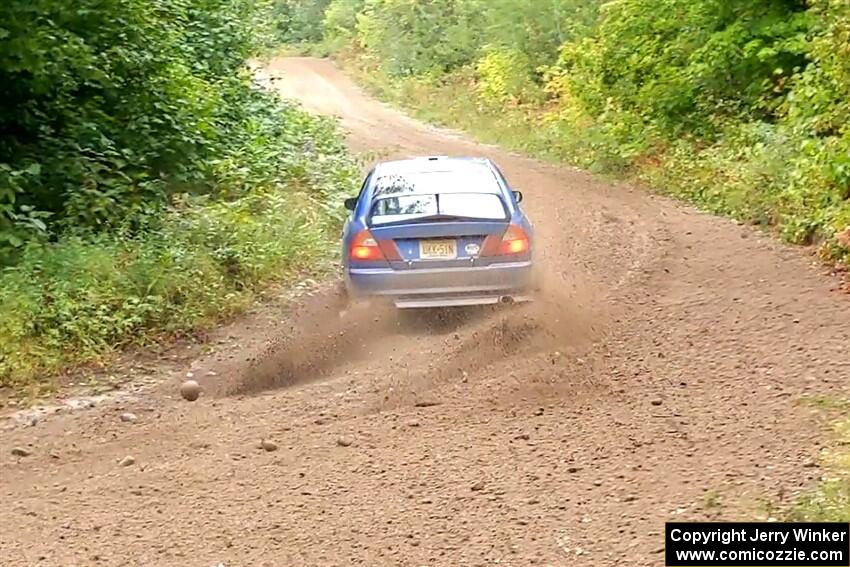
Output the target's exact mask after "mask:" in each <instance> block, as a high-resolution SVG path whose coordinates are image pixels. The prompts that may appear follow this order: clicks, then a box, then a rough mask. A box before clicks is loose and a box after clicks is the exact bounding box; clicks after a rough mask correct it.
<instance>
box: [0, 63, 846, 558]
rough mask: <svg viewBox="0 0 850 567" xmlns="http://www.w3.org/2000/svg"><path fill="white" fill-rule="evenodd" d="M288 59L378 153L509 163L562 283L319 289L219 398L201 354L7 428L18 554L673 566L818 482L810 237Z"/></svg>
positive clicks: (256, 333) (824, 299) (832, 353)
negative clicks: (447, 310) (171, 369)
mask: <svg viewBox="0 0 850 567" xmlns="http://www.w3.org/2000/svg"><path fill="white" fill-rule="evenodd" d="M269 73H270V74H272V75H277V76H279V77H280V78H279V79H278V80H276V81H274V84H275V85H276V88H278V89H279V90H280V91H281V93H282V94H283V95H284V96H288V97H294V98H298V99H300V100H301V101H302V102H303V103H304V105H305V106H306V107H307V108H309V109H312V110H315V111H318V112H322V113H326V114H333V115H337V116H339V117H340V120H341V123H342V125H343V127H344V128H345V129H346V130H347V131H348V137H349V141H350V144H351V147H352V148H353V149H354V150H356V151H367V150H368V151H372V152H377V153H379V154H381V155H382V156H387V157H391V156H407V155H421V154H427V155H434V154H439V155H446V154H476V155H485V156H489V157H492V158H493V159H494V160H496V162H497V163H498V164H499V165H500V166H501V167H502V169H503V170H504V172H505V174H506V176H507V177H508V179H509V180H511V182H512V183H513V184H514V185H515V186H516V187H518V188H520V189H521V190H522V191H523V193H524V194H525V201H524V206H525V208H526V209H527V210H528V212H529V214H530V215H531V217H532V218H533V219H534V221H535V224H536V228H537V234H538V243H539V244H540V246H541V249H540V250H539V259H540V263H541V264H544V265H545V266H546V272H545V274H544V276H545V278H544V283H545V293H544V296H543V298H542V299H541V300H540V301H538V302H537V303H535V304H533V305H528V306H518V307H516V308H513V309H510V310H504V311H495V312H494V311H489V310H482V311H475V312H465V313H463V314H462V315H461V316H457V317H451V318H446V317H444V318H437V317H404V318H399V317H397V316H395V315H394V314H393V313H385V312H373V311H358V310H356V309H355V310H352V311H350V312H345V313H342V315H340V312H341V310H342V306H341V304H340V301H339V299H338V298H337V297H336V295H335V294H334V293H333V291H320V292H318V293H317V294H316V295H314V296H313V297H311V298H308V299H305V300H304V301H303V302H301V303H299V304H298V305H297V306H295V307H294V308H293V309H292V312H291V313H289V314H288V315H287V316H286V317H277V316H276V315H273V314H274V313H278V311H274V307H273V306H266V307H265V308H264V309H265V311H264V312H262V311H261V312H260V313H257V314H254V315H248V316H246V317H245V318H244V319H243V320H240V321H237V322H235V323H233V324H232V325H231V326H229V327H227V328H226V329H224V330H223V331H222V333H223V334H224V336H227V337H229V339H230V341H229V342H230V343H233V345H235V346H234V347H233V348H234V349H235V350H234V351H232V352H233V353H235V354H232V355H231V356H233V358H231V357H228V356H223V355H221V353H220V352H213V353H209V354H202V355H200V358H199V359H198V360H196V361H194V363H193V365H192V368H193V369H195V370H193V372H194V375H195V376H196V377H197V376H203V379H202V382H203V383H202V386H203V389H204V394H203V395H202V397H201V398H200V399H199V400H198V401H197V402H194V403H188V402H185V401H183V400H182V399H180V397H179V395H177V387H178V386H179V383H180V380H182V379H185V373H186V370H187V369H185V368H184V369H182V370H181V375H180V376H176V375H163V376H162V377H161V378H162V381H161V383H160V384H159V385H154V386H152V387H151V388H149V389H148V390H147V391H146V392H145V395H144V396H143V397H141V398H138V399H130V400H123V401H120V402H116V403H115V404H113V405H110V403H109V402H103V403H101V404H99V405H97V406H96V407H94V408H92V409H88V410H85V411H80V412H75V413H69V414H67V415H65V414H61V415H56V416H53V417H51V418H49V419H47V418H45V419H42V420H40V421H39V422H38V423H37V425H35V426H32V427H15V428H8V429H5V430H2V441H0V558H2V560H0V563H2V565H4V567H6V566H8V567H13V566H24V565H27V566H29V565H55V566H73V565H80V566H83V565H85V566H91V565H115V566H118V565H122V566H123V565H155V566H157V567H165V566H179V567H190V566H199V567H200V566H209V565H218V564H223V565H227V566H228V567H235V566H261V565H268V566H281V567H282V566H293V565H299V566H301V565H304V566H313V565H315V566H331V565H340V566H341V565H369V566H376V565H415V566H418V565H445V566H457V565H480V566H490V565H495V564H497V563H498V564H500V565H515V566H528V565H552V566H555V565H557V566H560V565H592V566H607V565H611V566H613V565H636V566H639V565H647V566H649V565H660V564H662V562H663V559H662V554H661V549H662V547H663V531H664V522H665V521H668V520H671V519H678V520H705V519H717V518H720V519H740V520H744V519H754V518H756V517H758V516H759V514H762V513H763V511H764V509H765V503H769V504H770V505H772V506H779V507H781V506H785V505H787V504H788V503H789V502H792V501H793V499H794V498H795V495H796V494H798V493H799V492H800V491H803V490H806V489H808V488H810V487H811V486H812V484H813V481H814V480H813V479H815V478H816V477H817V476H819V474H820V473H819V471H818V470H817V468H811V467H806V466H804V465H805V464H807V463H811V461H812V460H816V459H817V455H818V452H819V448H820V447H821V446H822V445H823V443H825V442H827V441H828V435H827V434H826V433H825V432H824V431H823V429H822V425H823V424H822V423H821V421H820V418H819V416H818V415H817V413H816V412H815V411H814V410H813V409H812V408H811V407H809V406H807V405H806V404H803V403H800V400H801V398H802V397H803V396H805V395H807V394H810V395H815V394H843V393H845V392H846V383H847V378H848V377H850V360H848V358H850V357H848V355H847V344H848V342H850V304H848V300H847V297H846V296H843V295H841V294H838V293H832V292H830V287H831V286H834V285H835V282H834V281H831V280H830V278H829V277H827V276H824V275H822V274H821V273H820V270H819V269H818V268H817V267H816V266H814V265H813V264H812V261H811V258H810V257H808V256H807V255H806V252H805V251H804V250H800V249H794V248H790V247H787V246H784V245H782V244H780V243H778V242H777V241H775V240H773V239H771V238H769V237H766V236H762V235H760V234H758V233H757V232H756V231H754V230H752V229H750V228H747V227H741V226H737V225H736V224H734V223H732V222H730V221H728V220H724V219H719V218H714V217H711V216H708V215H703V214H700V213H698V212H696V211H694V210H691V209H688V208H685V207H682V206H680V205H676V204H674V203H672V202H670V201H669V200H667V199H664V198H660V197H654V196H651V195H649V194H647V193H644V192H641V191H638V190H633V189H631V188H629V187H626V186H614V185H611V184H609V183H605V182H601V181H598V180H594V179H593V178H592V177H591V176H589V175H588V174H586V173H582V172H580V171H577V170H575V169H572V168H569V167H557V166H553V165H545V164H542V163H540V162H537V161H534V160H531V159H527V158H524V157H519V156H516V155H513V154H509V153H507V152H505V151H502V150H499V149H497V148H494V147H490V146H482V145H478V144H475V143H474V142H472V141H470V140H468V139H467V138H464V137H463V136H461V135H458V134H454V133H450V132H445V131H440V130H437V129H434V128H430V127H427V126H424V125H421V124H419V123H417V122H415V121H413V120H411V119H409V118H407V117H405V116H403V115H402V114H400V113H399V112H397V111H394V110H392V109H389V108H387V107H385V106H384V105H382V104H380V103H377V102H375V101H373V100H371V99H370V98H368V97H367V96H366V95H364V94H363V93H362V92H361V91H360V90H359V89H358V88H356V87H355V86H354V85H353V84H352V83H351V82H350V81H349V80H348V79H346V78H345V77H344V76H343V75H342V74H341V73H340V72H339V71H337V70H336V69H335V68H334V66H333V65H332V64H331V63H329V62H327V61H322V60H313V59H299V58H293V59H279V60H275V61H274V62H272V64H271V65H270V68H269ZM197 368H200V369H202V370H206V371H208V372H207V373H206V374H202V373H201V371H199V370H196V369H197ZM162 372H163V373H164V372H165V371H164V370H163V371H162ZM199 379H200V378H199ZM113 406H114V407H113ZM119 406H120V407H119ZM127 412H130V413H132V414H133V415H134V416H137V419H135V420H122V419H119V416H120V415H121V414H122V413H127ZM15 447H19V448H25V449H26V452H27V453H28V454H27V455H26V456H20V455H18V454H16V455H13V454H12V449H13V448H15ZM128 457H129V458H131V459H132V461H133V462H132V465H128V466H121V464H122V461H123V462H124V464H125V465H126V463H127V461H125V459H126V458H128Z"/></svg>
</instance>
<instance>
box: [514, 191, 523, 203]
mask: <svg viewBox="0 0 850 567" xmlns="http://www.w3.org/2000/svg"><path fill="white" fill-rule="evenodd" d="M513 194H514V199H516V202H517V203H522V191H514V192H513Z"/></svg>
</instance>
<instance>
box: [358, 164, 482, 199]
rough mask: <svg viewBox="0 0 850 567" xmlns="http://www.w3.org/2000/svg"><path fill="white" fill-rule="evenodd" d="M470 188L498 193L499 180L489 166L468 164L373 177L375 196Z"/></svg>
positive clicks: (441, 191) (468, 190)
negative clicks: (445, 168) (446, 168)
mask: <svg viewBox="0 0 850 567" xmlns="http://www.w3.org/2000/svg"><path fill="white" fill-rule="evenodd" d="M472 191H481V192H487V193H498V192H499V182H498V180H497V179H496V176H495V175H494V174H493V172H492V171H491V170H490V168H488V167H484V166H482V165H468V166H463V167H456V168H453V169H452V170H450V171H424V172H409V173H403V174H383V175H380V176H379V177H378V178H377V179H376V180H375V197H383V196H388V195H405V194H406V195H413V194H420V195H426V194H435V193H458V192H467V193H468V192H472Z"/></svg>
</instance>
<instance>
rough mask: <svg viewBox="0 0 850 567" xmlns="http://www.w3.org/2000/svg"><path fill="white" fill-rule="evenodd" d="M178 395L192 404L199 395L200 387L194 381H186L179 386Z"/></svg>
mask: <svg viewBox="0 0 850 567" xmlns="http://www.w3.org/2000/svg"><path fill="white" fill-rule="evenodd" d="M180 395H181V396H183V399H184V400H187V401H190V402H194V401H195V400H197V399H198V397H200V395H201V386H200V385H199V384H198V383H197V382H195V381H194V380H186V381H185V382H183V383H182V384H181V385H180Z"/></svg>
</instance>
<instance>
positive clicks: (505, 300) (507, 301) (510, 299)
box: [499, 295, 514, 305]
mask: <svg viewBox="0 0 850 567" xmlns="http://www.w3.org/2000/svg"><path fill="white" fill-rule="evenodd" d="M499 301H500V302H501V303H502V304H504V305H510V304H511V303H513V302H514V298H513V297H511V296H510V295H503V296H502V297H501V299H499Z"/></svg>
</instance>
